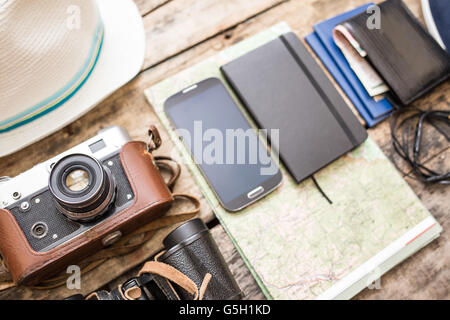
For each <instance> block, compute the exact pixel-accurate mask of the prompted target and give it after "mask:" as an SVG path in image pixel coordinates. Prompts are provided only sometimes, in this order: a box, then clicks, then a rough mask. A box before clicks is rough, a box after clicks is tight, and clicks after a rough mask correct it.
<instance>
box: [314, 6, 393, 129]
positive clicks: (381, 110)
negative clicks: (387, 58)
mask: <svg viewBox="0 0 450 320" xmlns="http://www.w3.org/2000/svg"><path fill="white" fill-rule="evenodd" d="M371 5H373V3H369V4H366V5H363V6H361V7H358V8H356V9H354V10H351V11H348V12H345V13H343V14H340V15H338V16H336V17H333V18H331V19H328V20H325V21H322V22H320V23H318V24H316V25H314V32H313V33H311V34H310V35H308V36H306V38H305V40H306V42H308V44H309V45H310V47H311V48H312V49H313V50H314V52H315V53H316V55H317V56H318V57H319V59H320V60H321V61H322V63H323V64H324V66H325V67H326V68H327V69H328V71H329V72H330V74H331V75H332V76H333V77H334V79H335V80H336V82H337V83H338V84H339V86H340V87H341V88H342V90H343V91H344V92H345V94H346V95H347V97H348V98H349V99H350V101H351V102H352V103H353V105H354V106H355V108H356V109H357V110H358V112H359V113H360V114H361V116H362V117H363V119H364V121H365V122H366V124H367V126H368V127H372V126H374V125H375V124H377V123H378V122H380V121H382V120H383V119H385V118H386V117H388V116H389V114H390V113H391V111H392V110H393V107H392V105H391V103H390V102H389V101H388V100H387V99H386V98H383V99H380V100H375V99H373V98H372V97H371V96H370V95H369V94H368V92H367V91H366V89H365V88H364V86H363V84H362V83H361V82H360V80H359V79H358V77H357V76H356V75H355V73H354V72H353V70H352V68H351V67H350V65H349V63H348V62H347V60H346V59H345V57H344V55H343V54H342V52H341V50H340V49H339V48H338V47H337V46H336V44H335V43H334V40H333V29H334V28H335V27H336V26H337V25H338V24H340V23H342V22H344V21H346V20H348V19H349V18H352V17H354V16H356V15H358V14H360V13H362V12H366V10H367V8H369V7H370V6H371Z"/></svg>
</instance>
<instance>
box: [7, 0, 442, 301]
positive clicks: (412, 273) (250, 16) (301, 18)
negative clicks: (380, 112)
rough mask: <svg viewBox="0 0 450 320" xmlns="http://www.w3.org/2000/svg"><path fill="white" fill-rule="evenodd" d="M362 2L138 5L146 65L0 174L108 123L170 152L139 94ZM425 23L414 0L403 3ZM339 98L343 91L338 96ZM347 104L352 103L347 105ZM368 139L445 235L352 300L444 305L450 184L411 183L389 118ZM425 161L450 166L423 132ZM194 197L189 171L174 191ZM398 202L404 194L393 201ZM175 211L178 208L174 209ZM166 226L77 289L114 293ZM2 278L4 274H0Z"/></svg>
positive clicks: (54, 294)
mask: <svg viewBox="0 0 450 320" xmlns="http://www.w3.org/2000/svg"><path fill="white" fill-rule="evenodd" d="M366 1H367V0H291V1H284V0H135V2H136V4H137V5H138V7H139V10H140V12H141V14H142V17H143V21H144V25H145V30H146V36H147V48H146V55H145V63H144V66H143V68H142V70H141V72H140V73H139V75H138V76H136V78H135V79H133V80H132V81H131V82H130V83H128V84H127V85H125V86H124V87H122V88H121V89H119V90H117V91H116V92H115V93H114V94H113V95H111V96H110V97H109V98H107V99H106V100H104V101H103V102H102V103H100V104H99V105H98V106H97V107H95V108H94V109H93V110H92V111H91V112H89V113H88V114H87V115H85V116H83V117H82V118H80V119H79V120H77V121H75V122H74V123H72V124H71V125H69V126H67V127H65V128H64V129H62V130H60V131H58V132H56V133H54V134H53V135H51V136H49V137H47V138H45V139H43V140H42V141H40V142H38V143H36V144H34V145H32V146H30V147H28V148H26V149H24V150H21V151H19V152H17V153H15V154H13V155H11V156H8V157H5V158H2V159H1V160H0V176H2V175H9V176H15V175H17V174H19V173H21V172H23V171H24V170H27V169H29V168H31V167H32V166H33V165H35V164H37V163H39V162H41V161H44V160H46V159H48V158H50V157H53V156H55V155H57V154H59V153H61V152H62V151H64V150H66V149H68V148H70V147H73V146H75V145H77V144H79V143H81V142H83V141H84V140H86V139H88V138H89V137H91V136H94V135H95V134H96V133H97V131H98V130H100V129H101V128H103V127H106V126H110V125H120V126H123V127H125V128H127V129H128V130H129V132H130V134H131V136H132V137H133V138H134V139H145V133H146V128H147V127H148V125H149V124H151V123H153V124H156V125H157V127H158V128H159V129H160V131H162V136H163V139H164V143H163V147H162V148H161V149H160V150H158V152H157V153H158V154H168V153H169V152H170V151H171V149H172V148H173V147H174V146H173V145H172V143H171V142H170V141H169V139H168V137H167V133H166V132H165V131H164V129H163V128H162V125H161V124H160V123H159V122H158V120H157V117H156V115H155V114H154V113H153V111H152V109H151V107H150V105H149V104H148V102H147V101H146V99H145V97H144V94H143V90H144V89H145V88H148V87H149V86H151V85H153V84H155V83H157V82H159V81H161V80H163V79H164V78H166V77H168V76H171V75H173V74H175V73H177V72H179V71H180V70H183V69H184V68H186V67H189V66H192V65H194V64H196V63H198V62H200V61H201V60H203V59H205V58H207V57H209V56H212V55H214V54H216V53H217V52H218V51H220V50H222V49H223V48H225V47H228V46H231V45H233V44H234V43H236V42H239V41H240V40H242V39H245V38H247V37H249V36H251V35H253V34H256V33H258V32H259V31H261V30H263V29H265V28H267V27H270V26H272V25H274V24H276V23H278V22H280V21H286V22H287V23H288V24H289V25H290V26H291V28H292V29H293V30H294V31H295V32H296V33H297V35H298V36H299V37H301V38H303V37H304V36H305V35H307V34H308V33H309V32H311V31H312V25H313V24H314V23H316V22H319V21H321V20H323V19H325V18H329V17H332V16H334V15H336V14H338V13H340V12H343V11H347V10H350V9H352V8H355V7H356V6H358V5H361V4H364V3H365V2H366ZM404 1H405V3H406V4H407V5H408V7H409V8H410V9H411V10H412V12H413V13H414V14H415V15H416V16H418V17H419V18H420V19H421V20H422V21H423V17H422V13H421V8H420V0H404ZM341 93H342V92H341ZM347 102H348V103H349V106H351V103H350V102H349V101H348V100H347ZM415 106H416V107H419V108H422V109H429V108H433V109H437V108H439V109H447V110H449V109H450V83H449V82H447V83H444V84H443V85H441V86H439V87H438V88H436V89H435V90H434V91H433V92H432V93H431V94H428V95H427V96H426V97H424V98H423V99H420V100H419V101H417V102H416V103H415ZM369 134H370V136H371V137H372V138H373V139H374V140H375V141H376V142H377V143H378V145H379V146H380V147H381V148H382V149H383V151H384V152H385V153H386V155H388V156H389V157H390V158H391V159H392V160H393V161H396V162H398V163H399V166H400V168H401V169H402V170H403V172H404V173H405V174H403V176H404V178H405V180H406V181H407V182H408V183H409V185H410V186H411V187H412V188H413V189H414V191H415V192H416V193H417V194H418V196H419V197H420V199H421V200H422V201H423V202H424V204H425V206H426V207H427V208H428V209H429V210H430V211H431V213H432V214H433V215H434V216H435V217H436V219H437V220H438V221H439V223H440V224H441V225H442V226H443V228H444V232H443V234H442V236H441V237H440V238H439V239H438V240H436V241H434V242H433V243H432V244H430V245H429V246H427V247H426V248H425V249H423V250H421V251H420V252H419V253H417V254H415V255H414V256H413V257H411V258H409V259H407V260H406V261H405V262H403V263H401V264H400V265H398V266H397V267H395V268H394V269H393V270H391V271H389V272H388V273H387V274H386V275H384V276H383V277H382V279H381V289H379V290H369V289H365V290H364V291H362V292H361V293H360V294H359V295H357V296H356V299H422V298H425V299H448V298H449V297H450V296H449V286H448V284H449V282H450V268H449V266H450V243H449V241H448V236H449V232H450V219H449V211H450V210H449V209H450V188H448V187H444V186H425V185H423V184H422V183H420V182H417V181H416V180H414V179H413V178H412V177H411V176H410V175H409V174H408V173H409V169H408V168H407V167H406V166H405V165H404V164H402V163H401V162H399V159H398V157H397V156H396V155H395V154H393V151H392V148H391V144H390V136H389V127H388V123H387V121H384V122H383V123H380V124H379V125H377V126H376V127H375V128H373V129H370V130H369ZM424 149H425V150H424V151H425V152H426V159H425V160H426V163H427V165H430V166H433V167H435V168H440V169H441V170H444V168H446V169H447V170H448V169H449V168H450V148H449V144H448V142H447V141H445V140H444V138H442V137H439V136H438V135H436V133H435V132H430V138H429V140H428V142H427V144H426V145H424ZM175 191H176V192H188V193H192V194H194V195H197V196H199V197H201V193H200V191H199V189H198V188H197V186H196V185H195V183H194V181H193V179H192V177H191V176H190V174H189V172H188V171H187V169H186V168H184V170H183V174H182V177H181V180H180V181H179V183H178V184H177V187H176V188H175ZM399 196H401V195H399ZM202 202H203V208H202V211H201V213H200V216H201V217H202V219H204V220H205V221H206V222H208V223H209V224H210V226H214V227H212V232H213V235H214V238H215V239H216V241H217V242H218V244H219V247H220V248H221V250H222V252H223V254H224V256H225V258H226V260H227V262H228V264H229V266H230V268H231V270H232V272H233V274H234V275H235V277H236V279H237V281H238V283H239V284H240V286H241V288H242V289H243V291H244V293H245V294H246V298H248V299H262V298H264V296H263V295H262V293H261V290H260V289H259V287H258V286H257V284H256V283H255V281H254V280H253V278H252V276H251V275H250V273H249V271H248V270H247V268H246V267H245V265H244V263H243V261H242V259H241V258H240V256H239V254H238V253H237V251H236V250H235V248H234V246H233V245H232V243H231V241H230V239H229V238H228V236H227V235H226V234H225V232H224V230H223V229H222V227H221V226H220V224H218V223H217V221H216V220H215V219H214V216H213V214H212V212H211V210H210V209H209V207H208V205H207V204H206V202H205V200H204V199H203V198H202ZM176 209H177V208H175V210H176ZM171 229H172V228H166V229H163V230H159V231H158V232H157V233H156V235H155V236H154V238H153V239H152V240H151V241H149V242H148V243H146V244H145V245H144V246H143V247H142V248H141V249H139V250H137V251H135V252H133V253H132V254H129V255H128V256H125V257H119V258H114V259H110V260H108V261H107V262H105V263H104V264H103V265H102V266H100V267H99V268H97V269H95V270H94V271H91V272H89V273H87V274H86V275H84V276H83V278H82V290H81V291H82V293H87V292H90V291H93V290H96V289H99V288H112V287H113V286H115V285H117V284H118V283H120V281H122V280H124V279H125V278H126V277H128V276H130V275H133V274H134V273H135V272H136V268H137V267H138V266H139V265H140V264H141V263H142V262H143V261H144V260H146V259H148V258H149V257H151V256H152V255H153V254H155V253H156V252H157V251H159V250H160V249H161V239H162V238H163V237H164V236H165V235H166V234H167V233H168V232H169V231H170V230H171ZM1 277H3V278H5V277H6V278H7V277H8V274H6V273H5V272H3V273H2V272H0V279H1ZM73 293H75V292H74V291H69V290H67V289H66V288H65V287H63V288H58V289H53V290H44V291H42V290H31V289H29V288H24V287H19V288H17V287H16V288H12V289H9V290H6V291H3V292H0V298H1V299H27V298H28V299H45V298H51V299H59V298H61V297H65V296H67V295H70V294H73Z"/></svg>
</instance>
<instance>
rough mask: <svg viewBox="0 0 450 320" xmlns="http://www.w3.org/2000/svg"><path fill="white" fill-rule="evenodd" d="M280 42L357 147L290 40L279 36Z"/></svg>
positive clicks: (350, 132) (346, 126)
mask: <svg viewBox="0 0 450 320" xmlns="http://www.w3.org/2000/svg"><path fill="white" fill-rule="evenodd" d="M287 35H289V34H287ZM295 39H297V40H298V38H295ZM280 40H281V42H282V43H283V44H284V45H285V47H286V49H287V50H288V52H289V53H290V54H291V55H292V57H293V58H294V60H295V62H296V63H297V64H298V66H299V68H301V69H302V70H303V72H304V73H305V75H306V76H307V77H308V79H309V81H311V83H312V85H313V86H314V88H315V89H316V90H317V92H318V93H319V95H320V97H321V98H322V99H323V101H324V102H325V104H326V105H327V107H328V109H329V110H330V112H331V113H332V114H333V116H334V118H335V119H336V121H337V122H338V123H339V125H340V126H341V128H342V129H343V130H344V132H345V134H346V135H347V138H348V139H349V140H350V142H351V144H352V145H353V146H355V147H356V146H357V145H359V143H358V140H357V139H356V137H355V135H354V134H353V132H352V131H351V130H350V128H349V127H348V125H347V124H346V123H345V120H344V119H343V118H342V116H341V114H340V113H339V112H338V110H336V108H335V107H334V106H333V103H332V102H331V101H330V99H329V97H328V95H327V94H326V93H325V91H324V90H323V89H322V87H321V86H320V84H319V83H318V82H317V80H316V78H315V77H314V76H313V75H312V74H311V71H310V70H309V69H308V67H307V66H306V65H305V63H304V62H303V61H302V59H301V58H300V56H299V54H298V53H297V52H296V50H295V48H294V45H292V44H291V43H290V40H289V39H288V38H287V37H286V35H281V36H280ZM298 41H300V40H298Z"/></svg>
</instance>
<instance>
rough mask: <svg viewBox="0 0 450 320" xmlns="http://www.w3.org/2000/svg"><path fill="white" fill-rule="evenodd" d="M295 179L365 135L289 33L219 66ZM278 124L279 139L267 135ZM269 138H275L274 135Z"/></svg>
mask: <svg viewBox="0 0 450 320" xmlns="http://www.w3.org/2000/svg"><path fill="white" fill-rule="evenodd" d="M221 70H222V72H223V74H224V76H225V78H226V79H227V81H228V82H229V84H230V85H231V87H232V88H233V89H234V91H235V93H236V94H237V95H238V97H239V98H240V99H241V101H242V103H243V104H244V106H245V107H246V109H247V110H248V112H249V113H250V114H251V116H252V117H253V119H254V120H255V122H256V124H257V125H258V126H259V127H260V128H261V129H267V130H268V135H269V139H270V141H271V145H272V148H276V149H277V150H278V152H279V154H280V159H281V161H282V162H283V163H284V165H285V166H286V167H287V169H288V170H289V172H290V173H291V175H292V176H293V177H294V179H295V180H296V182H297V183H299V182H300V181H302V180H303V179H305V178H307V177H309V176H311V175H312V174H313V173H314V172H316V171H318V170H319V169H321V168H322V167H324V166H326V165H327V164H329V163H330V162H332V161H333V160H335V159H337V158H339V157H340V156H341V155H343V154H345V153H346V152H348V151H350V150H352V149H353V148H355V147H356V146H358V145H359V144H361V143H362V142H363V141H364V140H365V139H366V138H367V132H366V130H365V129H364V127H363V126H362V125H361V124H360V122H359V121H358V119H357V118H356V117H355V115H354V114H353V113H352V111H351V110H350V108H349V107H348V106H347V104H346V103H345V101H344V100H343V99H342V97H341V96H340V94H339V93H338V92H337V91H336V89H335V87H334V86H333V84H332V83H331V82H330V80H329V79H328V77H327V76H326V75H325V73H324V72H323V71H322V69H321V68H320V67H319V66H318V65H317V63H316V62H315V60H314V59H313V57H312V56H311V55H310V54H309V52H308V51H307V49H306V48H305V46H304V45H303V44H302V42H301V41H300V39H298V38H297V36H296V35H295V34H294V33H287V34H284V35H282V36H280V37H279V38H277V39H275V40H273V41H271V42H269V43H267V44H265V45H263V46H261V47H259V48H257V49H255V50H253V51H251V52H249V53H247V54H245V55H243V56H241V57H239V58H237V59H235V60H233V61H231V62H230V63H228V64H226V65H224V66H223V67H222V68H221ZM271 129H279V132H278V133H279V139H278V142H277V141H275V140H276V139H272V137H271ZM274 138H275V137H274Z"/></svg>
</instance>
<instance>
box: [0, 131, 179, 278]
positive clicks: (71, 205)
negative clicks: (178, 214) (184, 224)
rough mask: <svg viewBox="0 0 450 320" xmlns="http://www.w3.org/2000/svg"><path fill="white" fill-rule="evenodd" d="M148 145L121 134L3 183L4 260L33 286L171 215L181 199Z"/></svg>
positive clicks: (0, 237) (109, 134)
mask: <svg viewBox="0 0 450 320" xmlns="http://www.w3.org/2000/svg"><path fill="white" fill-rule="evenodd" d="M147 148H148V147H147V144H145V143H143V142H138V141H131V139H130V137H129V135H128V133H127V132H126V131H125V130H124V129H123V128H120V127H110V128H107V129H104V130H102V131H101V132H99V133H98V135H97V136H95V137H93V138H91V139H89V140H88V141H86V142H84V143H82V144H80V145H78V146H76V147H74V148H72V149H70V150H68V151H66V152H64V153H62V154H60V155H58V156H57V157H55V158H52V159H50V160H48V161H45V162H43V163H40V164H38V165H36V166H35V167H33V168H32V169H30V170H28V171H26V172H24V173H22V174H20V175H18V176H17V177H15V178H13V179H10V180H7V181H4V182H3V183H1V184H0V253H1V254H2V256H3V258H4V260H5V262H6V264H7V266H8V268H9V271H10V272H11V274H12V276H13V279H14V280H15V281H16V282H18V283H26V284H32V283H36V282H37V281H39V280H41V279H42V278H43V277H46V276H48V275H50V274H53V273H55V272H57V271H59V270H60V269H62V268H65V267H66V266H67V265H69V264H70V263H71V262H77V261H79V259H80V258H82V257H84V256H86V255H89V254H91V253H93V252H96V251H97V250H99V249H101V248H102V247H106V246H109V245H111V244H113V243H115V242H116V241H117V240H119V239H120V238H121V237H122V236H123V235H125V234H127V233H129V232H131V231H132V230H133V229H135V228H137V227H138V226H141V225H142V224H143V223H147V222H149V221H151V220H153V219H155V218H157V217H158V216H160V215H161V214H162V213H164V212H165V211H166V210H167V209H168V207H169V206H170V204H171V203H172V201H173V197H172V195H171V193H170V191H169V189H168V188H167V186H166V184H165V183H164V180H163V178H162V177H161V175H160V174H159V170H158V168H157V166H156V165H155V162H154V160H153V157H152V155H151V154H150V153H149V152H148V150H147Z"/></svg>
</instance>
